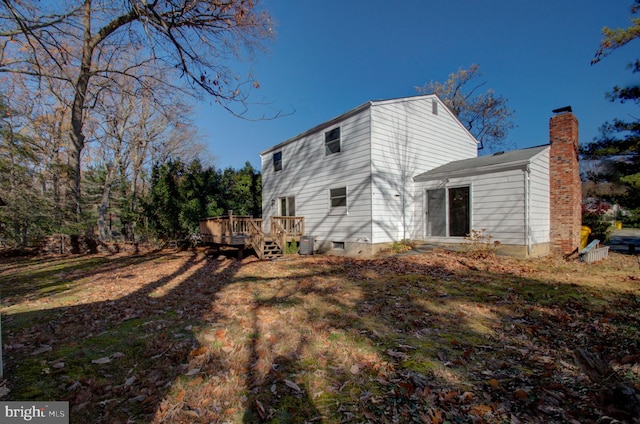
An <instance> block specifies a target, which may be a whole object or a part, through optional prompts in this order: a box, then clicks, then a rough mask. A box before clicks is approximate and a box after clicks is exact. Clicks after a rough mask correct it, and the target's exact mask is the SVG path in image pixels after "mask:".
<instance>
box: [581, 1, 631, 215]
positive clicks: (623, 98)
mask: <svg viewBox="0 0 640 424" xmlns="http://www.w3.org/2000/svg"><path fill="white" fill-rule="evenodd" d="M638 12H640V0H635V1H634V3H633V5H632V6H631V25H630V26H629V27H628V28H618V29H611V28H604V29H603V30H602V33H603V36H604V37H603V39H602V41H601V43H600V48H599V49H598V51H597V52H596V55H595V58H594V59H593V61H592V64H594V63H597V62H599V61H600V60H602V59H603V58H604V57H606V56H608V55H609V54H611V53H612V52H613V51H614V50H616V49H618V48H620V47H622V46H625V45H626V44H628V43H630V42H632V41H633V40H635V39H637V38H638V37H640V17H639V16H637V15H638ZM629 68H630V69H631V72H632V73H633V74H635V75H637V74H638V73H640V60H639V59H636V60H635V62H633V63H631V64H629ZM607 98H608V99H609V100H610V101H613V102H620V103H631V104H633V105H635V106H639V105H640V84H638V83H637V82H635V83H632V84H630V85H627V86H615V87H614V88H613V90H612V91H611V92H610V93H608V94H607ZM638 116H640V115H639V114H635V116H632V118H631V119H628V120H623V119H614V120H613V121H612V122H606V123H605V124H604V125H603V126H602V127H601V128H600V129H601V136H600V137H599V138H597V139H596V140H594V141H593V142H592V143H590V144H588V145H586V146H585V147H584V148H583V149H582V152H581V153H582V155H583V158H584V159H587V160H593V161H597V162H598V164H599V166H597V167H596V168H595V170H594V171H591V172H589V173H588V174H587V176H588V178H589V179H590V180H592V181H596V182H605V183H613V185H614V186H616V185H617V186H619V187H622V188H623V190H612V191H611V193H621V194H616V195H611V196H609V197H610V199H607V200H611V201H613V202H616V203H619V204H620V205H621V206H623V207H626V208H630V209H639V208H640V172H639V171H640V118H639V117H638Z"/></svg>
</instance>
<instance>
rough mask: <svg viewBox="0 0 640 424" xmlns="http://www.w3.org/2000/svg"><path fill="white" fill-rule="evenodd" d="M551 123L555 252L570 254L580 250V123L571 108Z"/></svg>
mask: <svg viewBox="0 0 640 424" xmlns="http://www.w3.org/2000/svg"><path fill="white" fill-rule="evenodd" d="M553 112H554V113H556V115H555V116H552V117H551V119H550V120H549V141H550V143H551V150H550V152H549V176H550V190H551V249H552V251H553V252H554V253H559V254H567V253H571V252H573V251H574V250H575V249H577V248H579V247H580V229H581V228H580V227H581V226H582V210H581V205H582V182H581V180H580V166H579V163H578V119H577V118H576V117H575V115H574V114H573V113H572V111H571V107H570V106H567V107H564V108H561V109H556V110H554V111H553Z"/></svg>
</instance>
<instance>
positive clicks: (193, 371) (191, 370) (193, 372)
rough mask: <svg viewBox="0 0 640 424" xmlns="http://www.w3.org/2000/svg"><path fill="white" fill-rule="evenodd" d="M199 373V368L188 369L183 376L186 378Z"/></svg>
mask: <svg viewBox="0 0 640 424" xmlns="http://www.w3.org/2000/svg"><path fill="white" fill-rule="evenodd" d="M199 372H200V368H193V369H190V370H189V371H188V372H187V373H186V374H185V375H186V376H191V375H196V374H198V373H199Z"/></svg>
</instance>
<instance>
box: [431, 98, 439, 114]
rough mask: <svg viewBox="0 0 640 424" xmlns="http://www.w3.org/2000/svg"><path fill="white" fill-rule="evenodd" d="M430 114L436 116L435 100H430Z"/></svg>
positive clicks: (436, 103)
mask: <svg viewBox="0 0 640 424" xmlns="http://www.w3.org/2000/svg"><path fill="white" fill-rule="evenodd" d="M431 113H433V114H434V115H437V114H438V101H437V100H436V99H433V100H431Z"/></svg>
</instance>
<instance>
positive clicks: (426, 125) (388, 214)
mask: <svg viewBox="0 0 640 424" xmlns="http://www.w3.org/2000/svg"><path fill="white" fill-rule="evenodd" d="M433 100H436V101H438V114H437V115H434V114H433V113H432V101H433ZM371 121H372V125H371V127H372V128H371V158H372V159H371V173H372V176H371V178H372V192H371V196H372V200H371V201H372V208H373V210H372V219H373V237H372V242H373V243H385V242H391V241H398V240H401V239H403V238H411V239H416V238H421V235H422V228H421V227H420V222H416V221H415V220H414V217H415V210H419V211H420V212H419V213H418V215H421V202H422V200H421V199H422V197H421V196H419V197H417V198H414V189H413V184H414V183H413V177H414V176H415V175H417V174H420V173H422V172H426V171H429V170H431V169H433V168H435V167H437V166H440V165H443V164H445V163H448V162H451V161H455V160H460V159H467V158H473V157H476V156H477V144H476V142H475V139H474V138H473V137H472V136H471V135H470V134H469V133H468V132H467V131H466V129H465V128H464V127H463V126H462V125H461V124H460V123H459V122H458V121H457V120H456V119H455V118H454V117H453V115H451V113H450V112H449V110H448V109H447V108H446V106H445V105H444V104H443V103H441V102H440V101H439V100H438V99H437V97H435V96H424V97H416V98H407V99H401V100H395V101H386V102H376V103H374V104H373V106H372V108H371Z"/></svg>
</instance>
